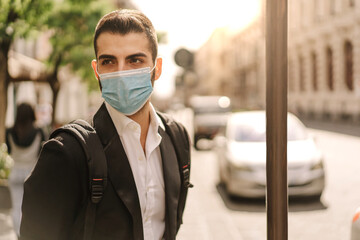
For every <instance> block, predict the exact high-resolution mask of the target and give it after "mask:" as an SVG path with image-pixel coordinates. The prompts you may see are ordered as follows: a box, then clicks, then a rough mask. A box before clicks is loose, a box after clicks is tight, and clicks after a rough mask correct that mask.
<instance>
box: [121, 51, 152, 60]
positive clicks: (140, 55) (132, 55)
mask: <svg viewBox="0 0 360 240" xmlns="http://www.w3.org/2000/svg"><path fill="white" fill-rule="evenodd" d="M136 57H147V55H146V54H145V53H141V52H140V53H135V54H131V55H129V56H127V57H126V58H125V59H132V58H136Z"/></svg>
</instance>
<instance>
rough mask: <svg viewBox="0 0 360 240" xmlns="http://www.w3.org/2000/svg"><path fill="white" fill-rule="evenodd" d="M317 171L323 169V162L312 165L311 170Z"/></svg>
mask: <svg viewBox="0 0 360 240" xmlns="http://www.w3.org/2000/svg"><path fill="white" fill-rule="evenodd" d="M318 169H324V165H323V161H322V160H320V161H318V162H316V163H315V164H314V165H312V167H311V170H318Z"/></svg>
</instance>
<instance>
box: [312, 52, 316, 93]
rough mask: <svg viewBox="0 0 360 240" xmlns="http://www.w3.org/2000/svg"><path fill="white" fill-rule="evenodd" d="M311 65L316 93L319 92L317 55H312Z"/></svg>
mask: <svg viewBox="0 0 360 240" xmlns="http://www.w3.org/2000/svg"><path fill="white" fill-rule="evenodd" d="M311 65H312V69H311V70H312V86H313V90H314V91H315V92H316V91H317V90H318V83H317V64H316V53H315V52H312V53H311Z"/></svg>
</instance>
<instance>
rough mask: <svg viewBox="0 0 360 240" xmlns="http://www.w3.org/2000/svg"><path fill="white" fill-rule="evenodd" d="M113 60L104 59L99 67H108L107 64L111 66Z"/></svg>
mask: <svg viewBox="0 0 360 240" xmlns="http://www.w3.org/2000/svg"><path fill="white" fill-rule="evenodd" d="M112 63H113V60H111V59H104V60H102V61H101V65H108V64H112Z"/></svg>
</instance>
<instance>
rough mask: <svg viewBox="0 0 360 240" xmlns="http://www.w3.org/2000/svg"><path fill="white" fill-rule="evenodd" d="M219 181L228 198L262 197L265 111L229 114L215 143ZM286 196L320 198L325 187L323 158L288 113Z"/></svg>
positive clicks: (292, 116)
mask: <svg viewBox="0 0 360 240" xmlns="http://www.w3.org/2000/svg"><path fill="white" fill-rule="evenodd" d="M215 144H216V150H217V157H218V162H219V175H220V181H221V182H222V183H223V184H224V185H225V188H226V190H227V192H228V193H229V194H231V195H236V196H241V197H248V198H261V197H265V193H266V114H265V111H245V112H238V113H232V115H231V116H230V117H229V119H228V122H227V126H226V130H225V135H224V136H218V137H217V138H216V139H215ZM287 148H288V149H287V159H288V186H289V188H288V194H289V196H312V197H318V198H320V196H321V194H322V192H323V190H324V187H325V176H324V175H325V174H324V167H323V155H322V153H321V151H320V150H319V149H318V148H317V146H316V144H315V142H314V139H313V138H312V137H311V136H310V135H309V134H308V132H307V129H306V127H305V126H304V125H303V124H302V123H301V122H300V120H299V119H298V118H297V117H295V116H294V115H293V114H291V113H288V144H287Z"/></svg>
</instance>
